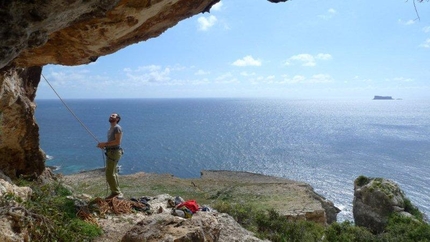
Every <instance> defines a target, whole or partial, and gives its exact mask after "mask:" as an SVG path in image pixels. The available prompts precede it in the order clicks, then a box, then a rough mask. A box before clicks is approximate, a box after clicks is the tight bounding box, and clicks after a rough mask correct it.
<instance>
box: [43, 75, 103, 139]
mask: <svg viewBox="0 0 430 242" xmlns="http://www.w3.org/2000/svg"><path fill="white" fill-rule="evenodd" d="M41 75H42V77H43V79H45V81H46V83H48V85H49V86H50V87H51V89H52V91H54V93H55V95H57V97H58V98H59V99H60V101H61V102H62V103H63V104H64V106H65V107H66V108H67V109H68V110H69V112H70V113H71V114H72V115H73V117H75V119H76V120H78V122H79V123H80V124H81V125H82V127H84V129H85V130H86V131H87V132H88V133H89V134H90V135H91V136H92V137H93V138H94V140H95V141H97V143H100V141H99V140H98V139H97V137H96V136H94V134H93V133H91V131H90V130H89V129H88V128H87V126H85V124H84V123H83V122H82V121H81V120H80V119H79V118H78V116H76V114H75V113H74V112H73V111H72V109H70V108H69V106H67V104H66V103H65V102H64V100H63V99H62V98H61V97H60V95H59V94H58V93H57V91H55V89H54V87H53V86H52V85H51V83H49V81H48V80H47V79H46V78H45V76H44V75H43V74H41Z"/></svg>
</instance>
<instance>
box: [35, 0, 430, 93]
mask: <svg viewBox="0 0 430 242" xmlns="http://www.w3.org/2000/svg"><path fill="white" fill-rule="evenodd" d="M415 5H416V8H415V7H414V1H413V0H408V1H405V0H379V1H370V0H368V1H365V0H348V1H338V0H336V1H335V0H325V1H320V0H292V1H287V2H285V3H277V4H275V3H270V2H268V1H267V0H234V1H225V0H223V1H221V2H220V3H218V4H216V5H214V6H213V7H212V9H211V10H210V13H204V14H203V13H202V14H199V15H196V16H193V17H191V18H188V19H186V20H183V21H181V22H179V23H178V24H177V25H176V26H174V27H173V28H170V29H168V30H167V31H166V32H164V33H163V34H161V35H160V36H159V37H157V38H153V39H149V40H147V41H142V42H140V43H137V44H134V45H131V46H128V47H126V48H124V49H121V50H119V51H117V52H116V53H114V54H111V55H108V56H103V57H99V58H98V60H97V61H96V62H93V63H91V64H88V65H80V66H73V67H70V66H60V65H47V66H44V67H43V72H42V73H43V75H44V76H45V77H46V79H47V80H48V81H49V82H50V83H51V85H52V86H53V87H54V89H55V90H56V92H57V93H58V94H59V95H60V96H61V97H62V98H64V99H84V98H85V99H86V98H103V99H106V98H286V99H372V98H373V96H375V95H383V96H392V97H393V98H401V99H430V94H429V93H430V68H429V67H430V2H428V1H426V0H425V1H424V2H423V3H418V2H415ZM51 98H56V95H55V93H54V91H53V90H52V89H51V88H50V87H49V85H48V84H47V83H46V82H45V80H44V79H43V78H42V80H41V82H40V84H39V88H38V90H37V96H36V99H51Z"/></svg>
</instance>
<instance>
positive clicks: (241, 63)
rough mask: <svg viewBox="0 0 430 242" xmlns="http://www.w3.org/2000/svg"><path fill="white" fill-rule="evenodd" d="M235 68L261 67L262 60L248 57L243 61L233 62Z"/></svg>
mask: <svg viewBox="0 0 430 242" xmlns="http://www.w3.org/2000/svg"><path fill="white" fill-rule="evenodd" d="M232 65H234V66H261V61H260V60H255V59H254V58H253V57H252V56H250V55H247V56H245V57H243V58H242V59H239V60H236V61H235V62H233V64H232Z"/></svg>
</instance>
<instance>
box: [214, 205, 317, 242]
mask: <svg viewBox="0 0 430 242" xmlns="http://www.w3.org/2000/svg"><path fill="white" fill-rule="evenodd" d="M214 208H215V209H217V210H218V211H219V212H223V213H228V214H229V215H230V216H232V217H233V218H234V219H235V220H236V221H237V222H238V223H239V224H241V225H242V226H243V227H244V228H246V229H247V230H249V231H252V232H254V233H255V234H256V236H257V237H260V238H264V239H269V240H270V241H273V242H278V241H285V242H286V241H291V242H302V241H305V242H306V241H309V242H312V241H320V240H321V238H322V235H323V231H324V228H323V226H321V225H319V224H316V223H312V222H306V221H298V222H291V221H288V220H287V219H286V218H285V216H282V215H279V213H278V212H276V211H275V210H273V209H269V210H266V211H264V210H261V209H256V208H255V206H252V205H250V204H229V203H218V204H216V205H215V206H214Z"/></svg>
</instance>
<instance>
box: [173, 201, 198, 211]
mask: <svg viewBox="0 0 430 242" xmlns="http://www.w3.org/2000/svg"><path fill="white" fill-rule="evenodd" d="M182 206H185V207H187V208H188V209H189V210H190V211H191V212H192V213H195V212H197V211H199V205H198V204H197V202H196V200H188V201H185V202H183V203H180V204H178V205H176V207H177V208H180V207H182Z"/></svg>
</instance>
